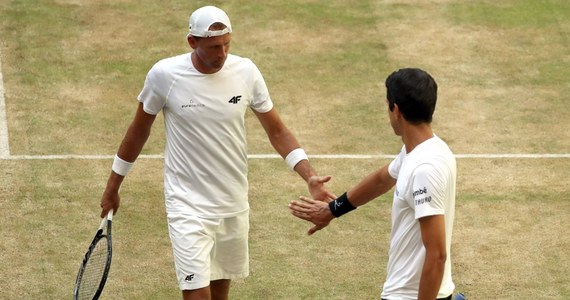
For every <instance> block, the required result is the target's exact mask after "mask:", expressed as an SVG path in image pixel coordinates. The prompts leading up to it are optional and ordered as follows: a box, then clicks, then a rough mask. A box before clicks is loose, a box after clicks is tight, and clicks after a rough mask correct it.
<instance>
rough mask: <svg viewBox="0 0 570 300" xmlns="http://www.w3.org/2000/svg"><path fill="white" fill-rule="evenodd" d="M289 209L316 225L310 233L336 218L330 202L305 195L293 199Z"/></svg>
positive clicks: (295, 214)
mask: <svg viewBox="0 0 570 300" xmlns="http://www.w3.org/2000/svg"><path fill="white" fill-rule="evenodd" d="M329 179H330V178H329ZM289 209H290V211H291V214H292V215H294V216H295V217H297V218H299V219H303V220H305V221H309V222H311V223H313V224H314V225H315V226H314V227H312V228H310V229H309V231H308V234H309V235H311V234H313V233H315V232H317V231H319V230H321V229H323V228H325V227H326V226H327V225H329V223H330V221H331V220H332V219H334V216H333V214H332V213H331V211H330V209H329V204H328V202H326V201H321V200H314V199H310V198H307V197H305V196H301V197H299V201H296V200H294V201H291V203H289Z"/></svg>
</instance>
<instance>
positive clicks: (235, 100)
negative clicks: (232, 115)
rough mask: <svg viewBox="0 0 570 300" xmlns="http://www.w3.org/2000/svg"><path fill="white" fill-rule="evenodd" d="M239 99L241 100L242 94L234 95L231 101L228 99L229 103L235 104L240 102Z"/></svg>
mask: <svg viewBox="0 0 570 300" xmlns="http://www.w3.org/2000/svg"><path fill="white" fill-rule="evenodd" d="M239 100H241V95H240V96H233V97H232V98H231V99H230V101H228V103H233V104H237V103H238V102H239Z"/></svg>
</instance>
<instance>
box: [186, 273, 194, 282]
mask: <svg viewBox="0 0 570 300" xmlns="http://www.w3.org/2000/svg"><path fill="white" fill-rule="evenodd" d="M192 279H194V274H190V275H188V276H186V278H184V280H185V281H188V282H190V281H192Z"/></svg>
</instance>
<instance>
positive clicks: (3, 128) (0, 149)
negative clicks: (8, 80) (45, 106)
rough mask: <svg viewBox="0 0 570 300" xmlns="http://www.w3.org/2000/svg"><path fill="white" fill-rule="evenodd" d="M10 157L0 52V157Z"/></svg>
mask: <svg viewBox="0 0 570 300" xmlns="http://www.w3.org/2000/svg"><path fill="white" fill-rule="evenodd" d="M7 157H10V144H9V143H8V121H7V120H6V101H4V79H3V77H2V56H1V53H0V158H7Z"/></svg>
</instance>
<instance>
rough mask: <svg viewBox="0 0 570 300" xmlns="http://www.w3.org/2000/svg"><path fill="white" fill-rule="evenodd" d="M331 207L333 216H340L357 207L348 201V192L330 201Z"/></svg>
mask: <svg viewBox="0 0 570 300" xmlns="http://www.w3.org/2000/svg"><path fill="white" fill-rule="evenodd" d="M329 209H330V210H331V213H332V214H333V216H335V217H337V218H338V217H340V216H342V215H344V214H346V213H348V212H350V211H352V210H355V209H356V207H354V206H352V204H351V203H350V202H349V201H348V197H347V196H346V193H344V194H342V196H340V197H338V198H336V199H335V200H333V201H331V202H329Z"/></svg>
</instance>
